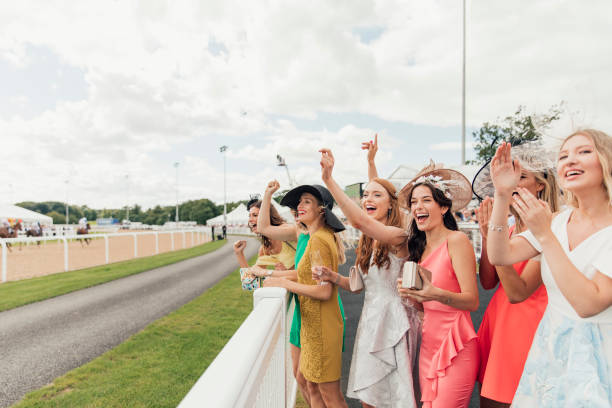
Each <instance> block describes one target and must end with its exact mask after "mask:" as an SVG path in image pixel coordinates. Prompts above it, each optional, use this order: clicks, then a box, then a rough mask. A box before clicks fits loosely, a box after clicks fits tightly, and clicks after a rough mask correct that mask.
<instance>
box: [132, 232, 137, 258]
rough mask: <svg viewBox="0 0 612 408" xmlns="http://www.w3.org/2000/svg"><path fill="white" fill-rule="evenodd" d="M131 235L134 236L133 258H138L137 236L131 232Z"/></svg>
mask: <svg viewBox="0 0 612 408" xmlns="http://www.w3.org/2000/svg"><path fill="white" fill-rule="evenodd" d="M132 236H133V237H134V258H138V237H137V236H136V233H133V234H132Z"/></svg>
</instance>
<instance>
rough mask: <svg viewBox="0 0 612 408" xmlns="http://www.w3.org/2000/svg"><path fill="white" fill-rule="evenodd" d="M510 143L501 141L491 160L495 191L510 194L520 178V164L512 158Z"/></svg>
mask: <svg viewBox="0 0 612 408" xmlns="http://www.w3.org/2000/svg"><path fill="white" fill-rule="evenodd" d="M510 152H511V146H510V143H502V144H501V146H499V147H498V148H497V151H496V152H495V156H493V159H492V160H491V179H492V180H493V185H494V186H495V193H496V194H497V193H499V194H504V195H507V196H510V195H511V194H512V193H513V192H514V191H515V190H516V187H517V186H518V183H519V180H520V179H521V165H520V163H519V161H518V160H512V155H511V154H510Z"/></svg>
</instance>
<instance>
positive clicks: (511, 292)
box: [497, 259, 542, 303]
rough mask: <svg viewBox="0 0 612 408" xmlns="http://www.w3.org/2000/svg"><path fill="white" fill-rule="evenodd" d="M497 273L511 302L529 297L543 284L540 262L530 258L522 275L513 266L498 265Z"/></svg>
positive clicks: (517, 301) (518, 301)
mask: <svg viewBox="0 0 612 408" xmlns="http://www.w3.org/2000/svg"><path fill="white" fill-rule="evenodd" d="M497 275H498V276H499V280H500V282H501V284H502V286H503V288H504V292H506V296H507V297H508V300H509V301H510V303H520V302H522V301H523V300H525V299H527V298H528V297H529V296H531V295H532V294H533V292H535V291H536V289H537V288H539V287H540V285H541V284H542V275H541V273H540V262H539V261H535V260H533V259H530V260H529V262H527V265H526V266H525V269H523V273H521V274H520V275H519V274H518V273H517V272H516V269H514V268H513V267H512V266H498V267H497Z"/></svg>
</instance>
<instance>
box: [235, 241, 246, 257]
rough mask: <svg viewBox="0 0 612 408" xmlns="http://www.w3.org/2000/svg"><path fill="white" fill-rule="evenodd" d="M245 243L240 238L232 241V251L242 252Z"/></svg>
mask: <svg viewBox="0 0 612 408" xmlns="http://www.w3.org/2000/svg"><path fill="white" fill-rule="evenodd" d="M246 245H247V243H246V241H245V240H242V239H241V240H239V241H236V242H234V252H235V253H236V254H240V253H242V251H244V249H245V248H246Z"/></svg>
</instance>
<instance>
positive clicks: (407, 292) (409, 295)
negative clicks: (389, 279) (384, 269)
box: [397, 278, 426, 303]
mask: <svg viewBox="0 0 612 408" xmlns="http://www.w3.org/2000/svg"><path fill="white" fill-rule="evenodd" d="M402 282H403V281H402V278H399V279H398V280H397V291H398V292H399V295H400V297H401V298H403V299H406V300H409V301H414V302H417V303H422V302H425V301H426V299H425V298H423V297H421V296H418V295H415V294H414V293H413V292H414V290H412V289H408V288H404V287H403V286H402Z"/></svg>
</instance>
